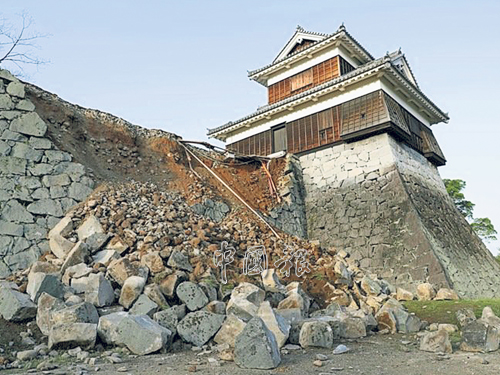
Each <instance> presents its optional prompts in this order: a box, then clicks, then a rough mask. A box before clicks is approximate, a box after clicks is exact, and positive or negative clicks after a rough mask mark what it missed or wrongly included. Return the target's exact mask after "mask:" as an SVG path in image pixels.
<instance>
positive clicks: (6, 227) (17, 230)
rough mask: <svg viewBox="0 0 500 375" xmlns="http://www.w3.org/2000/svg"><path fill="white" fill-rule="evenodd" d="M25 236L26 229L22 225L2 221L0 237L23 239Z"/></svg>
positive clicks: (0, 223)
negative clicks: (7, 236)
mask: <svg viewBox="0 0 500 375" xmlns="http://www.w3.org/2000/svg"><path fill="white" fill-rule="evenodd" d="M23 234H24V228H23V226H22V225H20V224H16V223H11V222H8V221H4V220H0V235H9V236H15V237H21V236H22V235H23Z"/></svg>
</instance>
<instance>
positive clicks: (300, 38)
mask: <svg viewBox="0 0 500 375" xmlns="http://www.w3.org/2000/svg"><path fill="white" fill-rule="evenodd" d="M327 36H328V35H327V34H320V33H313V32H311V31H306V30H304V29H303V28H302V27H301V26H297V29H296V30H295V33H294V34H293V36H292V37H291V38H290V40H289V41H288V43H287V44H286V45H285V46H284V47H283V49H282V50H281V52H280V53H279V54H278V56H276V58H275V59H274V60H273V63H274V62H276V61H279V60H281V59H284V58H285V57H287V56H289V55H292V54H293V53H295V52H298V51H301V50H303V49H305V48H307V47H309V46H310V45H311V44H314V43H316V42H319V41H321V40H323V39H325V38H326V37H327Z"/></svg>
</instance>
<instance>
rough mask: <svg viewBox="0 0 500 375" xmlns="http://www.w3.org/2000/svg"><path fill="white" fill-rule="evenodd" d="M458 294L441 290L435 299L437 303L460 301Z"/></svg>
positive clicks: (448, 290)
mask: <svg viewBox="0 0 500 375" xmlns="http://www.w3.org/2000/svg"><path fill="white" fill-rule="evenodd" d="M458 299H460V298H459V297H458V294H457V293H456V292H455V291H454V290H451V289H448V288H441V289H439V290H438V292H437V293H436V297H434V300H435V301H444V300H458Z"/></svg>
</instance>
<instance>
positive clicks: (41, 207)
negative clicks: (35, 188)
mask: <svg viewBox="0 0 500 375" xmlns="http://www.w3.org/2000/svg"><path fill="white" fill-rule="evenodd" d="M26 209H27V210H28V211H29V212H31V213H33V214H36V215H51V216H55V217H61V216H63V215H64V213H63V210H62V207H61V204H60V203H59V202H58V201H54V200H51V199H40V200H38V201H36V202H33V203H30V204H29V205H28V207H27V208H26Z"/></svg>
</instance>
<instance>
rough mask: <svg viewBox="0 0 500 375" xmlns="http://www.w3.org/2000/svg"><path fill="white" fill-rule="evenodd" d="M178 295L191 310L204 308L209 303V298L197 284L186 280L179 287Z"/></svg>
mask: <svg viewBox="0 0 500 375" xmlns="http://www.w3.org/2000/svg"><path fill="white" fill-rule="evenodd" d="M177 297H179V299H180V300H181V301H182V303H184V304H185V305H186V307H187V308H188V309H189V310H190V311H195V310H199V309H201V308H203V307H204V306H205V305H206V304H207V303H208V298H207V296H206V295H205V293H204V292H203V289H201V288H200V287H199V286H198V285H197V284H195V283H192V282H191V281H185V282H183V283H181V284H179V286H178V287H177Z"/></svg>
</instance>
